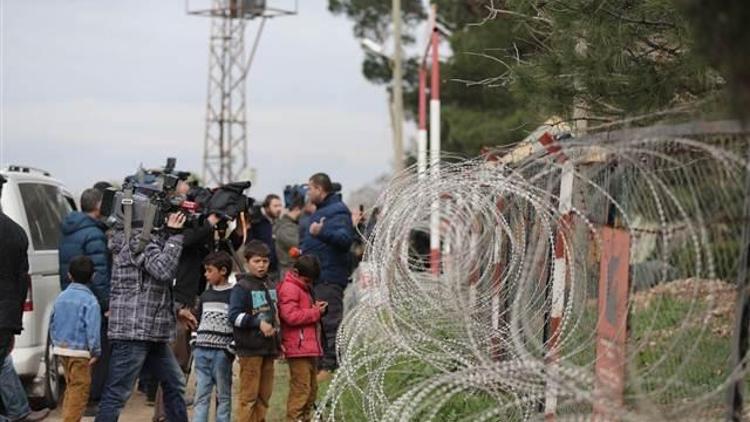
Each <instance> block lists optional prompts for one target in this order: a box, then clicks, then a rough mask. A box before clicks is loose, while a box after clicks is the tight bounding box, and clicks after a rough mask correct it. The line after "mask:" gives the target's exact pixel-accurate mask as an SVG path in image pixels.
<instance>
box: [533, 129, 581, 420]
mask: <svg viewBox="0 0 750 422" xmlns="http://www.w3.org/2000/svg"><path fill="white" fill-rule="evenodd" d="M539 143H540V144H541V145H542V146H543V147H544V148H545V149H547V152H548V153H549V154H550V155H551V156H554V157H555V158H556V160H557V162H558V163H560V164H561V165H562V172H561V175H560V199H559V203H558V212H559V213H560V220H559V221H558V223H557V233H556V235H555V251H554V252H555V254H554V260H553V265H554V271H553V273H552V302H551V303H552V306H551V308H550V321H549V332H550V337H549V340H548V343H547V356H546V361H547V366H548V368H549V369H550V371H549V373H556V372H557V368H558V367H559V365H560V349H559V345H560V336H561V334H562V333H561V328H562V327H561V324H562V317H563V311H564V309H565V286H566V284H567V277H568V273H569V272H570V269H569V268H568V263H569V260H568V256H567V254H566V252H565V233H566V232H567V233H571V223H572V221H571V215H572V214H571V211H572V209H573V180H574V177H573V172H574V167H573V163H572V162H571V161H570V160H568V157H567V156H566V155H565V154H564V153H563V152H562V151H561V149H562V148H561V147H560V144H559V143H558V142H557V140H556V139H555V138H554V137H553V136H552V135H550V134H549V133H545V134H544V135H542V136H541V137H540V138H539ZM557 394H558V386H557V385H555V384H554V383H549V382H548V383H547V386H546V391H545V396H544V419H545V420H546V421H548V422H550V421H554V420H555V418H556V416H557Z"/></svg>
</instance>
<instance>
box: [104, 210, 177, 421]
mask: <svg viewBox="0 0 750 422" xmlns="http://www.w3.org/2000/svg"><path fill="white" fill-rule="evenodd" d="M184 224H185V215H184V214H182V213H173V214H170V215H169V216H168V218H167V222H166V228H165V229H164V230H163V231H162V232H156V233H153V234H152V235H151V236H150V238H149V233H145V236H146V237H142V236H144V231H143V230H142V229H135V228H134V229H133V230H132V233H130V231H131V230H130V229H127V230H118V231H117V232H116V233H115V234H114V235H113V237H112V239H111V240H110V244H109V246H110V250H111V251H112V259H113V263H112V267H113V269H112V278H111V287H112V290H111V293H110V306H109V309H110V319H109V338H110V341H111V344H112V356H111V364H110V371H109V379H108V380H107V385H106V387H105V389H104V394H103V395H102V399H101V402H100V403H99V413H98V415H97V417H96V420H97V421H101V422H111V421H116V420H117V419H118V417H119V415H120V411H121V410H122V408H123V407H124V406H125V403H126V402H127V401H128V399H129V398H130V395H131V393H132V389H133V385H134V384H135V380H136V378H137V377H138V374H139V373H140V371H141V369H142V368H143V367H144V366H147V367H148V368H149V369H150V370H151V372H152V374H153V375H154V376H155V377H156V378H157V379H158V380H159V382H160V384H161V386H162V389H163V392H164V403H165V413H166V417H167V420H169V421H172V422H183V421H187V409H186V406H185V376H184V374H183V372H182V369H181V368H180V366H179V365H178V363H177V361H176V359H175V357H174V354H173V353H172V350H171V349H170V347H169V342H170V341H171V340H173V336H174V332H175V307H174V302H173V300H172V281H173V280H174V277H175V273H176V270H177V264H178V262H179V258H180V255H181V253H182V243H183V235H182V229H183V226H184ZM126 233H127V234H126ZM141 239H148V240H147V242H146V243H145V247H143V248H141V247H140V246H141V245H140V244H141Z"/></svg>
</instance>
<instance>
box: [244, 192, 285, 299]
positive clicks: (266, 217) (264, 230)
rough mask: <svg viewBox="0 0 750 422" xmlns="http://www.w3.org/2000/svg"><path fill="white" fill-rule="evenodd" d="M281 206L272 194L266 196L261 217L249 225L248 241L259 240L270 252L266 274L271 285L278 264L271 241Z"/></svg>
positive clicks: (275, 275)
mask: <svg viewBox="0 0 750 422" xmlns="http://www.w3.org/2000/svg"><path fill="white" fill-rule="evenodd" d="M282 210H283V206H282V205H281V198H280V197H279V196H278V195H275V194H273V193H271V194H269V195H268V196H266V199H265V200H264V201H263V208H261V215H260V216H258V217H259V218H257V221H253V222H252V223H251V225H250V233H249V236H248V241H251V240H260V241H261V242H263V243H265V245H266V246H268V249H269V250H270V251H271V255H270V256H269V258H270V260H271V264H270V265H271V266H270V267H269V269H268V274H269V276H270V277H271V284H274V282H275V281H276V279H277V278H278V275H279V274H278V271H279V262H278V258H277V257H276V243H275V242H274V239H273V225H274V223H275V222H276V220H278V219H279V217H281V211H282Z"/></svg>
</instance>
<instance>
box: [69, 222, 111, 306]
mask: <svg viewBox="0 0 750 422" xmlns="http://www.w3.org/2000/svg"><path fill="white" fill-rule="evenodd" d="M61 229H62V236H61V237H60V246H59V262H60V290H65V289H66V288H67V287H68V285H69V284H70V280H69V279H68V266H69V265H70V261H72V260H73V258H75V257H77V256H80V255H85V256H87V257H89V258H91V261H92V262H93V263H94V271H95V272H94V279H93V280H91V284H90V285H89V287H90V289H91V291H92V292H93V293H94V295H95V296H96V298H97V300H98V301H99V306H100V307H101V309H102V310H104V311H106V310H107V309H109V290H110V271H111V264H110V257H109V250H108V249H107V235H106V234H105V232H106V230H107V227H106V226H105V225H104V223H102V222H99V221H97V220H95V219H93V218H91V217H90V216H88V215H87V214H85V213H82V212H79V211H73V212H71V213H70V214H68V215H67V216H66V217H65V220H63V222H62V226H61Z"/></svg>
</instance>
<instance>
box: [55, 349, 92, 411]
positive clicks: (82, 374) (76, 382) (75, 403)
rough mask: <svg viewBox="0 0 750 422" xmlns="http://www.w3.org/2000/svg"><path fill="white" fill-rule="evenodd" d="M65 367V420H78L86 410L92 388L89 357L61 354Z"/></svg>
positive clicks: (63, 409)
mask: <svg viewBox="0 0 750 422" xmlns="http://www.w3.org/2000/svg"><path fill="white" fill-rule="evenodd" d="M60 359H61V360H62V363H63V366H64V367H65V384H66V387H65V397H64V398H63V408H62V413H63V421H64V422H78V421H80V420H81V418H82V417H83V412H85V411H86V405H87V404H88V402H89V390H90V389H91V368H90V367H89V358H72V357H68V356H60Z"/></svg>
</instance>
